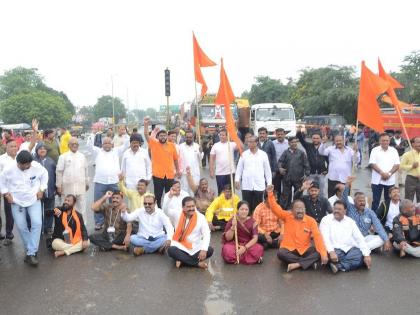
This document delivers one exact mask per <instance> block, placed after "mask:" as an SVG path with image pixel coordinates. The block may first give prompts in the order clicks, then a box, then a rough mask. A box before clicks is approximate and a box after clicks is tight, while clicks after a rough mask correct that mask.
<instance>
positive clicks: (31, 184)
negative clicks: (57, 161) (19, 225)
mask: <svg viewBox="0 0 420 315" xmlns="http://www.w3.org/2000/svg"><path fill="white" fill-rule="evenodd" d="M47 186H48V172H47V170H46V169H45V168H44V167H43V166H42V165H41V164H39V163H38V162H35V161H32V163H31V167H30V168H29V169H27V170H24V171H22V170H21V169H20V168H19V167H18V166H17V163H16V164H14V165H12V166H10V167H9V168H7V169H5V170H4V171H3V172H2V173H1V174H0V187H1V193H2V194H6V193H10V194H11V195H12V197H13V203H16V204H18V205H19V206H21V207H29V206H31V205H33V204H34V203H35V202H36V201H37V197H36V194H37V193H38V192H39V191H40V190H46V189H47Z"/></svg>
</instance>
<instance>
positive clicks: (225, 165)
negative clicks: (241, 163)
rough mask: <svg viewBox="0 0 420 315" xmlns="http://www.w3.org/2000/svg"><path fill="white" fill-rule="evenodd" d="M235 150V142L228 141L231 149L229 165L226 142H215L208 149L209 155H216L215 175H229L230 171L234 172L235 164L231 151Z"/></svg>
mask: <svg viewBox="0 0 420 315" xmlns="http://www.w3.org/2000/svg"><path fill="white" fill-rule="evenodd" d="M235 150H236V143H235V142H230V151H231V159H230V161H231V167H229V150H228V143H227V142H225V143H222V142H217V143H215V144H214V145H213V147H212V148H211V151H210V155H215V156H216V161H215V164H216V168H215V174H216V175H229V174H230V173H231V172H232V173H235V164H234V156H233V153H234V151H235Z"/></svg>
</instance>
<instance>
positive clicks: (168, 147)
mask: <svg viewBox="0 0 420 315" xmlns="http://www.w3.org/2000/svg"><path fill="white" fill-rule="evenodd" d="M149 123H150V118H149V117H145V118H144V136H145V137H146V141H147V143H148V145H149V149H150V155H151V158H152V175H153V186H154V191H155V196H156V203H157V205H158V207H159V208H160V206H161V201H162V195H163V192H164V191H165V192H169V190H170V189H171V187H172V185H173V182H174V177H175V174H176V176H177V177H179V176H180V175H181V174H180V172H179V166H178V153H177V150H176V147H175V145H174V144H173V143H170V142H168V141H167V140H168V134H167V132H166V131H165V130H159V131H158V133H157V139H155V138H154V137H151V136H149Z"/></svg>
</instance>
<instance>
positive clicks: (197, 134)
mask: <svg viewBox="0 0 420 315" xmlns="http://www.w3.org/2000/svg"><path fill="white" fill-rule="evenodd" d="M194 79H195V80H194V87H195V105H196V109H197V117H196V120H195V134H196V136H197V140H198V145H199V146H200V147H201V130H200V104H199V102H198V94H197V78H196V76H195V71H194Z"/></svg>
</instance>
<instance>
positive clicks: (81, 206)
mask: <svg viewBox="0 0 420 315" xmlns="http://www.w3.org/2000/svg"><path fill="white" fill-rule="evenodd" d="M68 146H69V151H67V152H66V153H64V154H62V155H60V156H59V158H58V162H57V168H56V187H57V193H58V194H60V195H64V196H67V195H69V194H70V195H74V196H76V200H77V201H76V210H77V211H79V212H80V213H82V215H83V217H84V218H85V223H86V222H87V215H86V198H85V195H86V191H87V190H88V189H89V176H88V163H87V160H86V157H85V155H84V154H83V153H81V152H79V142H78V141H77V138H75V137H71V138H70V140H69V144H68Z"/></svg>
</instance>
